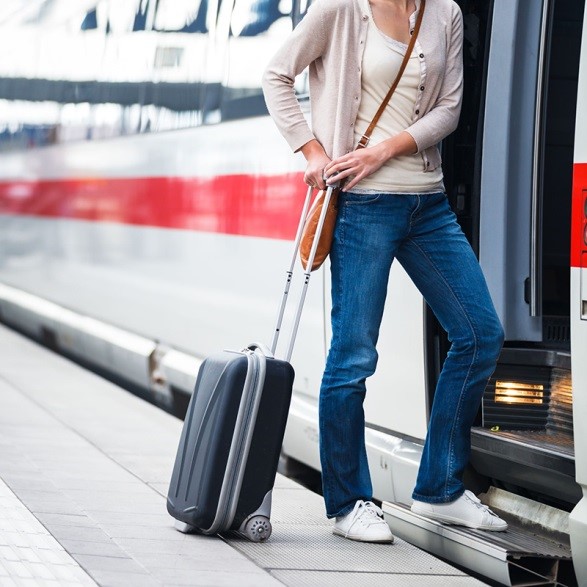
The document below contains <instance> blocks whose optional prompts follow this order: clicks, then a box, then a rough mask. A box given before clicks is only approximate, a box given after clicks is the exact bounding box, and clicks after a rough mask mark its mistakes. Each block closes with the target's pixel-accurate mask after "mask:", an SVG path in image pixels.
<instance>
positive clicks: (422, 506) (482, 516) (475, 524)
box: [411, 491, 508, 532]
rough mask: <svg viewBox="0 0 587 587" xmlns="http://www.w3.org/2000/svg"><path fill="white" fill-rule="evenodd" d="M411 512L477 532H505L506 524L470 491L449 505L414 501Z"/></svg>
mask: <svg viewBox="0 0 587 587" xmlns="http://www.w3.org/2000/svg"><path fill="white" fill-rule="evenodd" d="M411 509H412V511H413V512H414V513H415V514H420V515H421V516H425V517H426V518H431V519H432V520H436V521H438V522H442V523H443V524H454V525H456V526H466V527H467V528H476V529H477V530H492V531H495V532H503V531H504V530H507V527H508V525H507V522H505V521H504V520H502V519H501V518H500V517H499V516H498V515H497V514H495V513H493V512H492V511H491V510H490V509H489V508H488V507H487V506H486V505H483V504H482V503H481V502H480V501H479V498H478V497H477V496H476V495H475V494H474V493H473V492H471V491H465V493H463V495H461V496H460V497H459V498H458V499H456V500H455V501H451V502H450V503H424V502H423V501H414V503H413V504H412V508H411Z"/></svg>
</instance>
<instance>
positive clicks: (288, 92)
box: [263, 0, 463, 171]
mask: <svg viewBox="0 0 587 587" xmlns="http://www.w3.org/2000/svg"><path fill="white" fill-rule="evenodd" d="M366 2H367V0H315V1H314V3H313V4H312V5H311V7H310V9H309V10H308V13H307V15H306V16H305V17H304V18H303V19H302V21H301V22H300V24H299V25H298V26H297V27H296V28H295V29H294V31H293V32H292V33H291V35H290V36H289V37H288V38H287V40H286V42H285V44H284V45H283V46H282V47H281V49H280V50H279V51H278V52H277V53H276V55H275V56H274V57H273V59H272V60H271V61H270V63H269V65H268V66H267V69H266V70H265V73H264V75H263V91H264V94H265V100H266V102H267V107H268V109H269V113H270V114H271V116H272V118H273V120H274V121H275V123H276V124H277V127H278V128H279V130H280V132H281V133H282V134H283V136H284V137H285V139H286V140H287V142H288V143H289V145H290V147H291V148H292V149H293V150H294V151H298V150H299V149H300V148H301V147H302V146H303V145H305V144H306V143H307V142H308V141H310V140H312V139H314V138H316V139H317V140H318V141H319V142H320V143H321V144H322V146H323V147H324V149H325V151H326V153H327V154H328V155H329V156H330V157H332V158H335V157H339V156H341V155H343V154H345V153H348V152H350V151H352V150H353V148H354V147H355V145H354V144H353V136H354V124H355V120H356V117H357V111H358V108H359V99H360V95H361V63H362V58H363V50H364V47H365V38H366V35H367V28H368V20H369V6H368V4H366ZM418 4H419V2H418ZM462 43H463V19H462V14H461V11H460V9H459V7H458V5H457V4H456V3H455V2H454V1H453V0H427V2H426V11H425V13H424V19H423V21H422V28H421V29H420V34H419V36H418V45H419V46H420V47H421V49H422V52H423V53H424V60H425V64H426V67H425V71H426V81H425V85H421V86H420V89H419V92H421V94H420V95H419V99H418V102H419V109H417V110H415V111H414V116H413V122H412V124H411V125H410V126H408V128H406V131H407V132H409V133H410V135H411V136H412V137H413V138H414V140H415V141H416V144H417V145H418V152H421V153H422V159H423V162H424V167H425V169H426V170H427V171H431V170H433V169H436V168H437V167H438V166H439V165H440V153H439V151H438V148H437V144H438V143H439V142H440V141H441V140H442V139H443V138H445V137H446V136H447V135H449V134H450V133H451V132H453V131H454V130H455V128H456V127H457V124H458V120H459V114H460V110H461V101H462V91H463V61H462ZM307 66H309V81H310V103H311V111H312V127H313V131H312V130H310V127H309V126H308V123H307V122H306V119H305V117H304V115H303V114H302V111H301V108H300V106H299V104H298V101H297V99H296V96H295V92H294V87H293V84H294V80H295V77H296V76H297V75H298V74H300V73H301V72H302V71H303V70H304V69H305V68H306V67H307Z"/></svg>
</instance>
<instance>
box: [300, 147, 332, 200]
mask: <svg viewBox="0 0 587 587" xmlns="http://www.w3.org/2000/svg"><path fill="white" fill-rule="evenodd" d="M300 151H301V152H302V154H303V155H304V157H305V158H306V161H307V162H308V165H307V167H306V172H305V173H304V181H305V182H306V184H308V185H309V186H312V187H315V188H318V189H320V190H324V189H326V182H325V181H324V168H325V167H326V166H327V165H328V164H329V163H330V157H329V156H328V155H327V154H326V152H325V151H324V148H323V147H322V145H321V144H320V143H319V142H318V141H317V140H316V139H312V140H311V141H309V142H307V143H306V144H305V145H304V146H303V147H302V148H301V149H300Z"/></svg>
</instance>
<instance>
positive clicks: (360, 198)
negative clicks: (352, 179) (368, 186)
mask: <svg viewBox="0 0 587 587" xmlns="http://www.w3.org/2000/svg"><path fill="white" fill-rule="evenodd" d="M342 195H343V201H344V205H345V206H361V205H365V204H374V203H375V202H377V201H379V200H380V199H381V196H382V194H355V193H353V192H346V193H345V192H342Z"/></svg>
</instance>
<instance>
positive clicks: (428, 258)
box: [408, 238, 479, 497]
mask: <svg viewBox="0 0 587 587" xmlns="http://www.w3.org/2000/svg"><path fill="white" fill-rule="evenodd" d="M408 240H409V241H410V242H411V243H412V244H413V245H414V246H415V247H416V248H417V249H418V250H419V251H420V252H421V253H422V255H423V256H424V258H425V259H426V260H427V261H428V263H430V265H431V266H432V268H433V269H434V271H435V272H436V273H437V275H438V276H439V277H440V278H441V279H442V281H444V283H445V284H446V286H447V288H448V290H449V291H450V293H451V294H452V296H453V297H454V299H455V300H456V301H457V303H458V304H459V306H460V308H461V311H462V312H463V315H464V316H465V318H466V320H467V322H468V323H469V326H470V328H471V331H472V332H473V342H474V351H473V358H472V359H471V363H470V364H469V369H468V370H467V375H466V376H465V379H464V381H463V386H462V387H461V391H460V393H459V401H458V404H457V411H456V416H455V418H454V420H453V424H452V427H451V431H450V439H449V445H448V446H449V455H450V465H449V468H448V470H447V472H446V478H445V481H444V497H447V496H448V479H449V477H450V474H451V471H452V468H453V466H454V450H453V442H454V440H453V439H454V433H455V426H456V422H457V420H458V418H459V416H460V414H461V410H462V405H463V394H464V391H465V389H466V387H467V384H468V382H469V377H470V375H471V369H472V368H473V365H474V364H475V362H476V360H477V355H478V350H479V344H478V336H477V332H476V330H475V326H474V325H473V323H472V322H471V320H470V319H469V316H468V314H467V312H466V310H465V307H464V306H463V303H462V302H461V300H460V299H459V296H457V294H456V292H455V291H454V290H453V288H452V287H451V286H450V283H449V282H448V281H447V280H446V279H445V277H444V275H443V274H442V272H441V271H440V269H439V268H438V267H437V266H436V264H435V263H434V261H433V260H432V259H431V258H430V257H429V256H428V255H427V254H426V251H425V250H424V249H423V248H422V247H421V246H420V245H419V244H418V243H417V242H416V241H415V240H414V239H412V238H409V239H408Z"/></svg>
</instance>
